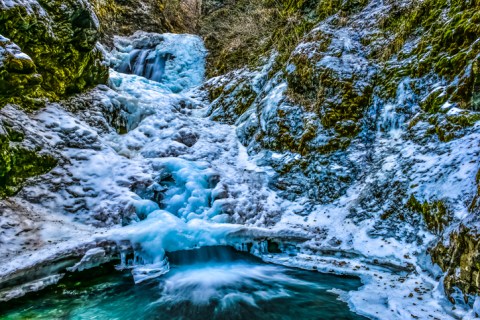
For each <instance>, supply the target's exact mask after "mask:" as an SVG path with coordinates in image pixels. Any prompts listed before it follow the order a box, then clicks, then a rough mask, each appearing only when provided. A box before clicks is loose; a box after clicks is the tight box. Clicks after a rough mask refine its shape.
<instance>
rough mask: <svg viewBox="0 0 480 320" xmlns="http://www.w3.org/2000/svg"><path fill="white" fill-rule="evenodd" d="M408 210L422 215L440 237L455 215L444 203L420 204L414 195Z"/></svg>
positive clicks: (428, 225) (430, 228)
mask: <svg viewBox="0 0 480 320" xmlns="http://www.w3.org/2000/svg"><path fill="white" fill-rule="evenodd" d="M406 207H407V209H409V210H411V211H413V212H416V213H418V214H421V215H422V218H423V220H424V221H425V224H426V226H427V228H428V230H430V231H431V232H433V233H435V234H437V235H440V234H441V233H442V232H443V230H444V229H445V227H446V226H447V225H448V224H449V223H450V222H451V221H452V217H453V214H452V212H451V211H450V210H449V209H448V207H447V206H446V205H445V203H444V202H443V201H433V202H431V203H429V202H427V201H424V202H423V203H420V202H419V201H418V200H417V199H416V198H415V196H414V195H413V194H412V195H411V196H410V198H409V199H408V201H407V203H406Z"/></svg>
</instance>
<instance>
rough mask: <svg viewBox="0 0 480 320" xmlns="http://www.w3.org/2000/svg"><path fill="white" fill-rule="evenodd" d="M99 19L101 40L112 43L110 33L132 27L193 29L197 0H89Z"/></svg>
mask: <svg viewBox="0 0 480 320" xmlns="http://www.w3.org/2000/svg"><path fill="white" fill-rule="evenodd" d="M90 2H91V3H92V6H93V9H94V11H95V13H96V14H97V16H98V18H99V20H100V29H101V42H102V43H103V44H105V45H107V46H108V47H112V46H113V36H114V35H118V36H130V35H132V34H133V33H135V32H136V31H140V30H141V31H146V32H156V33H163V32H174V33H196V30H197V25H198V21H199V19H200V10H201V5H202V2H201V1H200V0H141V1H136V0H92V1H90Z"/></svg>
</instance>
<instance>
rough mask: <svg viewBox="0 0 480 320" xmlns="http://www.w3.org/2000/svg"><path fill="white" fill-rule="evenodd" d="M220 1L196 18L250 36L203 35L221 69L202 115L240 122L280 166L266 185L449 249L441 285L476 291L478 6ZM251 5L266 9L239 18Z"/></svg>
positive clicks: (377, 228) (266, 158) (379, 232)
mask: <svg viewBox="0 0 480 320" xmlns="http://www.w3.org/2000/svg"><path fill="white" fill-rule="evenodd" d="M229 7H230V9H228V8H229ZM222 8H223V9H218V10H217V13H214V14H212V16H211V17H207V18H206V20H205V21H209V22H211V23H214V24H215V23H220V22H215V21H220V16H222V13H221V10H227V11H226V12H231V13H232V16H233V17H230V18H228V19H227V20H224V21H223V22H222V24H220V25H221V26H222V27H223V28H225V29H228V30H236V28H237V29H240V30H244V29H243V28H249V30H255V32H247V31H246V30H245V34H242V33H238V32H237V33H235V34H233V33H230V34H229V33H228V32H227V38H226V39H225V38H223V39H222V41H223V42H222V41H213V42H212V41H211V42H210V45H211V47H212V48H214V49H215V51H214V53H213V56H214V57H215V58H214V59H212V60H210V63H211V65H210V68H211V69H210V73H211V74H214V75H215V74H217V75H218V74H221V73H223V72H227V73H226V74H225V75H222V76H219V77H216V78H213V79H211V80H210V81H209V82H207V84H206V88H207V89H208V90H209V92H210V98H211V101H212V104H211V108H210V115H211V117H212V118H213V119H216V120H219V121H224V122H227V123H235V124H237V125H238V127H239V128H238V135H239V137H240V139H241V141H242V142H243V143H244V144H245V145H246V146H248V150H249V152H250V154H259V155H261V158H262V162H263V163H264V164H268V165H270V166H272V167H273V168H274V169H275V171H276V172H277V177H276V179H275V180H274V181H273V182H272V187H274V188H276V189H277V190H279V192H281V193H283V195H284V196H285V197H287V198H289V199H297V201H298V200H299V199H304V198H305V196H307V198H308V199H309V200H306V201H311V204H312V205H314V204H318V203H321V204H323V205H321V206H322V207H324V208H325V210H327V208H329V207H331V206H332V205H333V206H335V207H336V208H343V209H342V211H345V212H346V213H345V217H346V219H347V220H352V221H354V222H355V223H361V221H374V227H373V228H372V229H371V230H369V231H368V232H369V234H370V235H371V236H373V237H381V238H383V237H394V238H396V239H402V240H406V241H407V242H408V243H415V242H417V243H423V244H422V245H421V246H422V247H423V248H424V249H423V250H425V249H426V248H428V247H435V249H434V250H433V251H432V252H434V253H435V254H434V255H433V260H434V261H435V262H437V263H439V262H440V261H441V260H442V259H444V258H445V255H447V256H448V257H449V258H448V259H447V261H449V262H448V263H440V266H441V267H442V268H443V269H444V271H447V274H448V275H447V277H446V280H445V288H446V290H447V292H449V293H453V292H454V289H453V288H454V287H455V286H457V287H459V288H462V289H464V292H465V293H475V292H477V291H476V290H477V289H476V288H477V286H476V280H475V279H476V273H475V272H476V271H475V270H476V269H475V268H476V267H474V265H475V263H477V258H476V256H477V255H478V250H477V247H478V246H477V244H478V242H477V241H476V240H475V239H476V238H477V237H476V234H477V231H475V230H477V225H478V213H479V209H478V200H477V199H478V194H477V188H478V180H476V178H475V177H476V175H477V172H478V169H479V164H478V156H479V151H480V149H479V145H478V135H479V133H480V132H479V128H480V127H479V122H478V121H479V120H480V113H479V112H478V111H480V109H479V107H480V106H479V105H478V95H479V92H480V91H479V90H480V87H479V83H480V82H479V81H480V74H479V71H478V70H479V68H478V65H479V63H480V60H479V59H480V47H479V43H480V42H479V39H480V29H479V24H478V19H479V17H480V16H479V10H480V3H479V2H478V1H320V2H317V1H297V2H291V1H290V2H289V1H283V2H275V3H273V2H269V1H260V2H255V3H253V2H250V1H239V2H236V3H235V4H228V3H224V5H223V7H222ZM232 8H233V9H232ZM249 10H252V12H253V13H252V16H254V15H255V14H259V15H260V14H262V19H252V20H251V23H252V25H249V24H248V23H247V24H246V25H245V24H242V23H240V22H239V21H243V18H242V17H243V16H244V15H246V13H245V12H249ZM216 15H218V18H217V19H218V20H215V19H213V18H212V17H214V18H215V16H216ZM223 15H226V13H223ZM212 19H213V20H212ZM212 21H213V22H212ZM272 21H273V22H272ZM224 24H226V25H224ZM229 24H232V25H233V26H231V25H229ZM213 29H214V28H212V30H213ZM207 34H208V33H207ZM210 36H211V35H210ZM212 37H214V38H215V34H214V35H213V36H212ZM229 37H230V38H229ZM208 44H209V38H208V37H207V45H208ZM234 44H237V46H235V45H234ZM245 51H246V52H247V53H246V54H245V55H243V54H242V53H243V52H245ZM223 56H226V57H227V58H226V59H222V58H220V59H218V58H219V57H223ZM252 57H254V58H252ZM232 70H233V71H232ZM303 201H305V200H303ZM345 203H349V205H345ZM337 218H338V219H343V218H342V216H338V217H337ZM461 225H466V226H468V232H467V231H465V229H464V228H465V227H460V226H461ZM420 230H427V231H428V232H429V233H430V234H432V235H433V236H434V237H433V239H432V240H429V241H426V242H425V238H423V237H422V236H418V234H419V233H421V232H420ZM448 239H450V242H448ZM444 241H445V243H448V244H445V243H444ZM465 257H468V258H465ZM472 265H473V266H472ZM455 270H458V271H455Z"/></svg>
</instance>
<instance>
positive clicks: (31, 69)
mask: <svg viewBox="0 0 480 320" xmlns="http://www.w3.org/2000/svg"><path fill="white" fill-rule="evenodd" d="M0 34H2V35H3V36H4V37H7V38H8V39H10V40H11V41H12V42H13V43H15V44H16V45H17V46H18V47H19V48H18V49H17V50H19V49H21V50H22V51H23V52H24V53H25V54H22V55H19V54H17V58H16V59H11V58H10V62H9V63H8V66H9V67H8V68H6V69H10V70H12V69H13V71H15V72H12V71H10V72H9V74H8V75H7V74H5V72H3V74H4V76H2V78H4V79H6V80H3V79H2V80H3V81H7V84H6V86H8V87H9V88H10V90H8V92H7V91H3V90H2V92H1V93H0V100H2V101H3V104H4V103H5V102H12V100H13V102H17V101H16V100H18V97H25V96H29V97H32V98H48V99H51V100H57V99H60V98H61V97H63V96H65V95H68V94H72V93H76V92H80V91H82V90H84V89H86V88H88V87H90V86H94V85H96V84H99V83H105V82H106V80H107V79H108V68H107V66H105V65H104V63H103V56H102V53H101V52H100V50H99V49H98V48H97V40H98V37H99V23H98V20H97V18H96V16H95V14H94V12H93V10H92V8H91V6H90V4H89V3H88V2H87V1H85V0H68V1H56V0H39V1H28V2H26V1H20V0H13V1H0ZM3 43H5V41H3ZM10 46H11V45H10ZM10 51H11V50H10ZM13 56H14V57H15V55H13ZM27 56H28V57H29V58H30V59H28V58H27ZM18 57H20V58H22V59H18ZM4 60H5V59H4ZM38 74H40V75H41V77H42V78H43V81H41V83H40V77H39V76H38ZM26 75H27V76H26ZM8 81H10V82H9V83H8ZM12 81H13V82H17V83H18V85H14V86H12V83H11V82H12ZM25 81H26V82H25ZM38 84H40V86H38ZM13 88H15V89H13ZM24 106H25V107H29V106H30V105H28V104H24Z"/></svg>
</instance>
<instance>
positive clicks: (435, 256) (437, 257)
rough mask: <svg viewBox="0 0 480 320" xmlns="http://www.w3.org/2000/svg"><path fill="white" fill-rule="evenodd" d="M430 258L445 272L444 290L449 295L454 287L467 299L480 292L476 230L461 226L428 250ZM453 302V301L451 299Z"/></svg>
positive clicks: (479, 242) (479, 236) (479, 263)
mask: <svg viewBox="0 0 480 320" xmlns="http://www.w3.org/2000/svg"><path fill="white" fill-rule="evenodd" d="M430 254H431V256H432V260H433V261H434V262H435V263H437V264H438V265H439V266H440V267H441V268H442V270H443V271H444V272H445V273H446V275H445V279H444V286H445V292H446V293H447V294H448V295H451V294H453V293H454V292H455V287H456V288H459V289H460V290H461V291H462V292H463V293H464V294H465V296H464V297H465V299H466V300H467V299H468V295H469V294H473V295H477V294H478V292H480V235H479V234H478V231H476V230H473V229H471V228H467V227H465V226H461V227H460V228H459V229H458V231H456V232H453V233H452V234H451V235H450V237H449V239H448V241H447V242H445V243H444V242H440V243H439V244H438V245H437V246H436V247H435V248H433V249H431V250H430ZM452 302H453V301H452Z"/></svg>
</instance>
